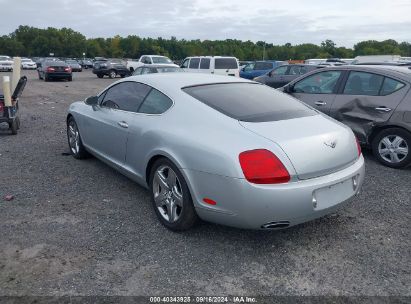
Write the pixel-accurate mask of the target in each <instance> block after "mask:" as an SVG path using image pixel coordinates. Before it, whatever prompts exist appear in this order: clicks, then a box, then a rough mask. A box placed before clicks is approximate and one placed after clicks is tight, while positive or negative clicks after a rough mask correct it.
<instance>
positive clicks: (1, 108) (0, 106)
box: [0, 101, 4, 112]
mask: <svg viewBox="0 0 411 304" xmlns="http://www.w3.org/2000/svg"><path fill="white" fill-rule="evenodd" d="M0 112H4V102H2V101H0Z"/></svg>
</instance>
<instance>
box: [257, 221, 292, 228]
mask: <svg viewBox="0 0 411 304" xmlns="http://www.w3.org/2000/svg"><path fill="white" fill-rule="evenodd" d="M288 226H290V222H289V221H280V222H270V223H267V224H264V225H262V226H261V228H262V229H280V228H287V227H288Z"/></svg>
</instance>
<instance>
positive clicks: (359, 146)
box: [355, 137, 361, 156]
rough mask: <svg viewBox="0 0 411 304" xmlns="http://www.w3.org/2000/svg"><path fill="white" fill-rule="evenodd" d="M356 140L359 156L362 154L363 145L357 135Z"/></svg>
mask: <svg viewBox="0 0 411 304" xmlns="http://www.w3.org/2000/svg"><path fill="white" fill-rule="evenodd" d="M355 142H356V143H357V150H358V156H360V155H361V145H360V142H359V141H358V139H357V137H356V138H355Z"/></svg>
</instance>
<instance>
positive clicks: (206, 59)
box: [181, 56, 239, 77]
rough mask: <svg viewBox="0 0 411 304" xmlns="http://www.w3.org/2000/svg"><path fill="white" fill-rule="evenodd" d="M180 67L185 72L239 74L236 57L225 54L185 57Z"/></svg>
mask: <svg viewBox="0 0 411 304" xmlns="http://www.w3.org/2000/svg"><path fill="white" fill-rule="evenodd" d="M181 68H182V69H184V70H186V71H187V72H194V73H209V74H216V75H226V76H237V77H238V76H239V72H238V59H237V58H235V57H225V56H199V57H187V58H185V59H184V60H183V63H182V64H181Z"/></svg>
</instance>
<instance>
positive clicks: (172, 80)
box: [116, 73, 256, 96]
mask: <svg viewBox="0 0 411 304" xmlns="http://www.w3.org/2000/svg"><path fill="white" fill-rule="evenodd" d="M125 81H135V82H141V83H144V84H147V85H149V86H151V87H153V88H156V89H158V90H159V91H161V92H163V93H165V94H167V95H170V96H178V94H180V93H181V89H182V88H184V87H190V86H199V85H207V84H215V83H239V82H241V83H243V82H244V83H256V82H253V81H250V80H248V79H244V78H239V77H233V76H221V75H213V74H206V73H204V74H203V73H155V74H144V75H137V76H130V77H127V78H124V79H122V80H119V81H118V82H116V83H120V82H125Z"/></svg>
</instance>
